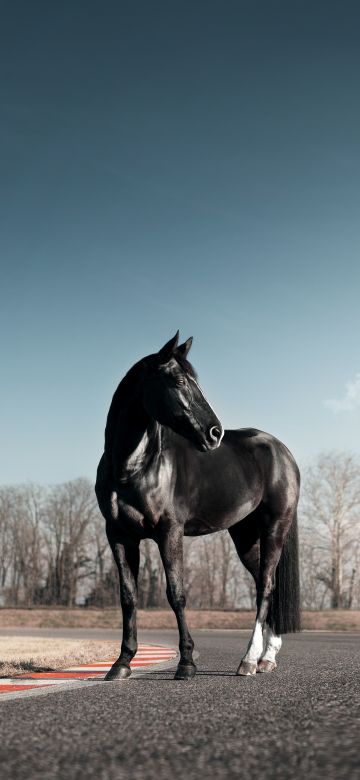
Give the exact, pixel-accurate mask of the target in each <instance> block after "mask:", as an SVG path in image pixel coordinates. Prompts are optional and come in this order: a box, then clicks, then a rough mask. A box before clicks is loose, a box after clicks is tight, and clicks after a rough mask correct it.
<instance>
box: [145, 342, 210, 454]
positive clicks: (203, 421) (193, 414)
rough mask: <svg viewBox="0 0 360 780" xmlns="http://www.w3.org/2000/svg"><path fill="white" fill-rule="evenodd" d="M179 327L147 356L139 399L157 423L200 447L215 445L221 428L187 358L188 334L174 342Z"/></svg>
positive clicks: (207, 447) (206, 448) (204, 448)
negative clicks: (181, 341) (159, 347)
mask: <svg viewBox="0 0 360 780" xmlns="http://www.w3.org/2000/svg"><path fill="white" fill-rule="evenodd" d="M178 339H179V331H178V332H177V333H176V335H175V336H174V338H172V339H171V340H170V341H168V342H167V344H165V346H164V347H162V349H160V351H159V352H158V353H157V354H155V355H151V356H150V358H148V370H147V372H146V376H145V381H144V386H143V403H144V407H145V409H146V411H147V412H148V414H150V415H151V417H153V418H154V419H155V420H157V421H158V422H159V423H160V424H161V425H166V426H168V427H169V428H171V429H172V430H173V431H175V433H178V434H179V435H180V436H184V437H185V438H186V439H189V440H190V441H191V442H193V444H195V446H196V447H197V448H198V449H200V450H203V451H206V450H215V449H216V448H217V447H219V445H220V443H221V439H222V437H223V434H224V431H223V427H222V425H221V422H220V421H219V419H218V417H216V414H215V412H214V411H213V409H212V408H211V406H210V405H209V404H208V402H207V400H206V398H205V397H204V395H203V392H202V390H201V389H200V387H199V385H198V383H197V381H196V374H195V371H194V369H193V368H192V366H191V365H190V363H189V362H188V360H187V355H188V352H189V349H190V347H191V344H192V338H190V339H188V340H187V341H185V342H184V344H181V345H178Z"/></svg>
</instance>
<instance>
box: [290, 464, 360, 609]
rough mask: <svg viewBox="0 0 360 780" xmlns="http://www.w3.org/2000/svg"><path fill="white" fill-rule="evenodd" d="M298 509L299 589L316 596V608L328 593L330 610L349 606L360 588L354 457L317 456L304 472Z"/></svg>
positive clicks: (359, 483)
mask: <svg viewBox="0 0 360 780" xmlns="http://www.w3.org/2000/svg"><path fill="white" fill-rule="evenodd" d="M300 507H301V518H302V526H303V533H302V570H303V577H302V579H303V589H304V588H305V592H306V590H308V597H309V596H310V600H311V599H316V600H317V601H318V599H319V594H320V604H318V606H321V605H322V606H323V605H324V603H325V599H326V597H327V598H328V602H329V606H331V607H332V608H338V607H342V608H350V607H351V606H353V605H354V599H355V594H356V592H357V588H358V587H359V584H358V583H359V567H358V562H359V554H360V462H359V459H357V458H356V457H355V456H353V455H351V454H347V453H328V454H324V455H321V456H320V457H319V458H318V460H317V462H316V463H315V464H314V465H313V466H312V467H310V468H309V469H308V470H307V472H306V473H305V477H304V480H303V489H302V500H301V505H300ZM311 580H312V581H313V582H312V585H311V586H310V584H309V583H310V582H311ZM309 588H310V589H311V588H312V593H311V595H310V594H309Z"/></svg>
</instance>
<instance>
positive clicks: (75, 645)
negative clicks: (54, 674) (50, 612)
mask: <svg viewBox="0 0 360 780" xmlns="http://www.w3.org/2000/svg"><path fill="white" fill-rule="evenodd" d="M118 654H119V642H98V641H92V640H75V639H62V638H61V639H47V638H43V637H28V636H27V637H14V636H3V637H0V677H9V676H10V677H13V676H16V675H17V674H21V673H24V672H36V671H42V672H44V671H50V670H53V669H61V668H66V667H67V666H74V665H77V664H86V663H93V662H94V661H104V660H107V659H110V658H115V657H117V656H118Z"/></svg>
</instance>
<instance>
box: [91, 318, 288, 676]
mask: <svg viewBox="0 0 360 780" xmlns="http://www.w3.org/2000/svg"><path fill="white" fill-rule="evenodd" d="M191 343H192V339H188V340H187V341H186V342H185V343H184V344H181V345H179V346H178V333H177V334H176V336H174V338H173V339H171V340H170V341H169V342H168V343H167V344H165V346H164V347H163V348H162V349H161V350H160V351H159V352H157V353H156V354H153V355H149V356H148V357H145V358H143V359H142V360H140V361H139V362H138V363H136V364H135V365H134V366H133V367H132V368H131V369H130V371H129V372H128V373H127V374H126V376H125V377H124V379H123V380H122V382H120V384H119V386H118V388H117V390H116V392H115V394H114V397H113V399H112V403H111V406H110V410H109V414H108V417H107V424H106V429H105V451H104V454H103V456H102V458H101V460H100V463H99V466H98V472H97V481H96V488H95V490H96V495H97V499H98V502H99V507H100V509H101V512H102V514H103V515H104V518H105V520H106V533H107V537H108V540H109V544H110V547H111V549H112V552H113V555H114V558H115V561H116V564H117V567H118V570H119V577H120V597H121V607H122V613H123V639H122V645H121V653H120V656H119V658H118V660H117V661H116V662H115V663H114V665H113V666H112V668H111V669H110V671H109V673H108V674H107V676H106V679H107V680H115V679H119V678H124V677H128V675H129V674H130V661H131V659H132V658H133V657H134V655H135V653H136V649H137V635H136V602H137V577H138V569H139V543H140V541H141V539H146V538H151V539H154V540H155V541H156V542H157V544H158V546H159V549H160V554H161V558H162V561H163V565H164V568H165V573H166V581H167V591H166V592H167V597H168V600H169V603H170V605H171V607H172V609H173V610H174V612H175V615H176V619H177V623H178V627H179V635H180V644H179V647H180V662H179V665H178V668H177V671H176V674H175V678H176V679H190V678H191V677H193V676H194V675H195V673H196V667H195V664H194V662H193V657H192V653H193V647H194V643H193V640H192V638H191V636H190V633H189V630H188V627H187V624H186V620H185V613H184V609H185V595H184V586H183V536H184V535H185V536H198V535H200V534H208V533H213V532H214V531H219V530H222V529H225V528H227V529H228V530H229V533H230V535H231V537H232V539H233V541H234V543H235V547H236V550H237V552H238V555H239V557H240V559H241V561H242V562H243V564H244V565H245V566H246V568H247V569H248V570H249V571H250V572H251V574H252V575H253V577H254V579H255V582H256V590H257V614H256V622H255V627H254V631H253V634H252V637H251V640H250V643H249V646H248V648H247V651H246V654H245V656H244V658H243V659H242V660H241V662H240V666H239V668H238V671H237V674H240V675H253V674H255V673H256V671H259V672H269V671H272V670H273V669H275V667H276V661H275V656H276V653H277V652H278V650H279V648H280V646H281V638H280V634H281V633H286V632H291V631H297V630H299V628H300V619H299V614H300V612H299V570H298V546H297V520H296V511H297V503H298V497H299V484H300V479H299V470H298V468H297V465H296V463H295V461H294V459H293V457H292V455H291V453H290V452H289V450H288V449H287V448H286V447H285V446H284V444H282V443H281V442H280V441H278V440H277V439H275V438H274V437H273V436H270V435H269V434H268V433H263V432H262V431H258V430H255V429H253V428H243V429H240V430H234V431H232V430H230V431H225V432H224V431H223V428H222V425H221V423H220V421H219V420H218V418H217V417H216V414H215V412H214V411H213V410H212V408H211V406H210V405H209V404H208V402H207V401H206V399H205V397H204V395H203V393H202V391H201V389H200V387H199V385H198V383H197V379H196V374H195V372H194V369H193V368H192V366H191V365H190V363H189V362H188V360H187V354H188V352H189V349H190V347H191Z"/></svg>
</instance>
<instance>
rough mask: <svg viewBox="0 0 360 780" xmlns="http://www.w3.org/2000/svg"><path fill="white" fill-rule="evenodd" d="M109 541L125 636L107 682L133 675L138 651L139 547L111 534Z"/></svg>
mask: <svg viewBox="0 0 360 780" xmlns="http://www.w3.org/2000/svg"><path fill="white" fill-rule="evenodd" d="M108 539H109V543H110V547H111V549H112V553H113V556H114V559H115V562H116V565H117V568H118V571H119V580H120V601H121V609H122V615H123V636H122V643H121V652H120V655H119V658H118V659H117V661H115V663H114V664H113V666H112V667H111V669H110V670H109V672H108V673H107V675H106V677H105V680H118V679H123V678H125V677H129V675H130V674H131V669H130V661H131V660H132V659H133V657H134V655H135V653H136V651H137V631H136V606H137V577H138V571H139V545H136V544H135V545H129V544H121V543H120V542H118V541H115V540H114V539H113V538H112V537H111V534H108Z"/></svg>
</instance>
